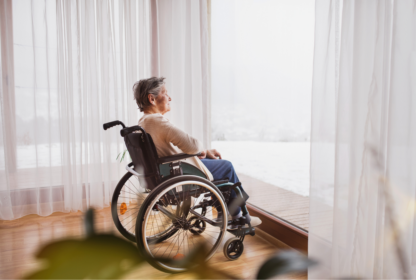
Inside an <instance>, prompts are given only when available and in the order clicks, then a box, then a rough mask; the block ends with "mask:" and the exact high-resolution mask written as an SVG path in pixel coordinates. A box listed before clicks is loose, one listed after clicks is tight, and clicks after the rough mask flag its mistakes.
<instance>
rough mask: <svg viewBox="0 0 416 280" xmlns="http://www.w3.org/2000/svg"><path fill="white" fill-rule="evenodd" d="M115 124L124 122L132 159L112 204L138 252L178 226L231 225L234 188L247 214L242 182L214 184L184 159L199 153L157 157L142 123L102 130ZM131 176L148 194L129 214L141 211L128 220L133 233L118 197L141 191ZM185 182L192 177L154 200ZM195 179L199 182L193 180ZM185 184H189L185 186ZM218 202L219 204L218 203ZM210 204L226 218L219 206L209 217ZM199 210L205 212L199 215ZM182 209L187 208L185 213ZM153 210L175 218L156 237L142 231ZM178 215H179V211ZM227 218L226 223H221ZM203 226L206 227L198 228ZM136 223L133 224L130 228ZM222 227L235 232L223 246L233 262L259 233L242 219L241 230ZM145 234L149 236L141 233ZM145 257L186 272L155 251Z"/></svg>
mask: <svg viewBox="0 0 416 280" xmlns="http://www.w3.org/2000/svg"><path fill="white" fill-rule="evenodd" d="M116 125H121V126H122V127H123V128H122V129H121V130H120V135H121V136H122V137H123V138H124V140H125V143H126V147H127V150H128V151H129V154H130V156H131V158H132V160H133V162H131V163H129V164H128V165H127V166H126V170H127V173H126V174H125V175H124V176H123V178H122V179H121V180H120V182H119V183H118V185H117V186H116V189H115V191H114V194H113V199H112V205H111V210H112V217H113V221H114V223H115V225H116V227H117V229H118V230H119V231H120V233H121V234H122V235H123V236H124V237H126V238H127V239H129V240H131V241H134V242H137V244H138V247H139V251H140V253H142V254H143V253H144V252H143V250H145V251H146V250H148V247H146V246H148V245H149V244H159V243H162V242H164V241H165V240H168V239H169V238H172V236H174V235H175V234H176V232H178V231H180V230H183V231H185V230H189V231H190V232H191V233H193V234H194V235H198V234H202V233H203V232H204V231H205V229H206V228H207V224H208V225H210V226H212V227H214V228H215V227H221V228H224V227H227V226H228V225H230V224H231V223H232V221H228V217H227V216H228V207H227V206H226V204H227V202H228V200H229V197H230V192H231V190H234V191H235V192H236V194H237V196H238V197H240V198H241V201H242V203H241V205H240V206H241V208H242V211H243V214H244V215H245V214H247V213H248V212H247V208H246V206H245V200H244V198H243V196H242V193H241V190H240V189H239V186H241V183H240V182H238V183H236V184H233V183H230V182H229V181H228V180H219V181H212V182H211V181H209V180H207V177H206V175H205V174H204V173H203V172H202V171H201V170H199V169H198V168H196V167H195V166H193V165H191V164H188V163H186V162H182V161H181V160H184V159H186V158H189V157H193V156H198V155H199V154H193V155H189V154H184V153H182V154H177V155H172V156H167V157H161V158H159V157H158V155H157V151H156V148H155V145H154V143H153V140H152V138H151V136H150V135H149V134H147V133H146V132H145V130H144V129H143V128H142V127H140V126H132V127H126V126H125V125H124V124H123V123H122V122H121V121H113V122H109V123H105V124H104V125H103V128H104V130H107V129H109V128H111V127H113V126H116ZM134 132H138V133H134ZM132 176H135V177H136V178H137V179H138V181H139V185H140V187H142V188H143V192H140V194H143V196H146V198H144V199H143V202H141V204H140V205H139V203H140V200H139V199H138V201H139V203H138V204H137V207H136V208H134V209H138V210H135V211H136V212H133V214H130V216H134V214H135V213H138V214H137V217H136V220H134V219H133V218H134V217H133V218H132V220H130V221H129V223H131V222H132V221H135V223H136V224H135V232H134V233H133V232H131V231H130V232H129V231H128V230H127V229H126V225H123V224H122V223H121V221H120V218H119V213H122V211H124V210H123V209H124V208H125V209H128V207H127V205H126V204H125V202H124V205H123V202H119V199H120V197H122V196H121V194H122V193H126V192H127V193H129V194H130V196H131V195H133V196H134V195H138V193H136V192H135V191H134V193H132V190H133V188H132V187H131V185H130V186H128V185H127V180H128V181H130V178H131V177H132ZM182 179H183V180H182ZM181 180H182V182H187V180H188V181H189V180H190V181H189V182H191V183H189V184H185V185H181V186H182V187H181V189H182V190H181V191H177V188H176V187H175V189H172V190H170V191H168V192H166V193H165V194H163V196H162V197H160V198H159V199H158V200H157V202H154V201H152V198H153V197H154V196H155V195H156V196H157V195H159V194H160V193H163V192H164V191H166V190H167V189H169V188H172V184H173V183H172V182H175V184H177V185H178V184H179V185H180V184H181V183H180V182H181ZM196 182H197V184H195V183H196ZM198 185H199V186H198ZM143 186H144V187H143ZM183 186H185V189H184V187H183ZM135 188H136V187H135ZM136 189H137V188H136ZM202 190H205V191H206V192H202ZM198 191H199V193H198ZM202 195H203V200H202V201H201V202H200V204H198V205H194V206H192V205H191V204H189V203H190V202H189V201H190V200H191V199H192V197H194V198H196V199H197V201H198V199H200V198H201V197H202ZM139 196H140V195H139ZM214 197H216V198H217V200H214ZM125 198H126V197H125ZM208 198H209V199H208ZM220 200H221V201H220ZM120 201H122V200H120ZM217 201H218V202H217ZM152 203H153V204H152ZM187 204H189V205H187ZM218 204H219V205H220V206H218ZM149 205H151V207H152V208H151V209H150V208H149V207H150V206H149ZM169 207H170V208H171V209H173V208H174V207H176V210H175V211H176V212H175V214H174V213H173V210H172V212H170V211H168V210H167V208H169ZM209 207H210V208H211V210H215V209H217V208H218V207H221V209H222V212H223V214H222V215H223V216H222V219H221V218H218V217H219V216H220V212H221V211H220V210H221V209H220V210H216V211H217V216H218V217H217V219H209V218H207V216H206V215H207V208H209ZM122 208H123V209H122ZM199 209H200V211H201V213H198V211H199ZM149 211H150V212H149ZM181 211H183V213H182V212H181ZM153 212H158V213H162V214H163V215H164V217H165V218H166V219H167V221H169V220H170V221H171V223H172V225H170V227H169V228H168V229H166V230H165V231H164V232H162V233H160V234H157V235H156V237H154V236H151V237H146V232H145V233H143V232H142V231H143V228H144V230H145V229H146V226H141V224H142V223H143V219H145V218H146V217H149V215H150V214H152V213H153ZM212 212H215V211H212ZM149 213H150V214H149ZM178 213H180V215H179V214H178ZM123 214H124V213H123ZM123 214H122V215H123ZM190 214H191V216H190ZM146 215H147V216H146ZM181 215H182V216H181ZM211 215H212V214H211ZM144 216H146V217H144ZM224 222H225V224H222V223H224ZM201 224H202V225H205V226H204V227H200V225H201ZM221 224H222V225H221ZM246 224H248V227H244V225H246ZM133 226H134V225H133ZM133 226H130V229H131V228H132V227H133ZM222 231H228V232H230V233H231V234H233V235H234V236H235V237H234V238H231V239H229V240H228V241H227V242H226V243H225V246H224V250H223V252H224V255H225V257H226V258H227V259H229V260H235V259H238V257H240V256H241V254H242V252H243V250H244V245H243V241H244V238H245V236H246V235H252V236H254V235H255V228H254V227H252V226H251V225H250V223H249V221H248V223H247V222H246V221H245V220H244V218H241V219H240V225H238V229H235V230H229V229H228V228H226V229H222ZM136 233H139V234H136ZM143 234H144V235H145V237H143ZM224 235H225V234H222V235H221V236H222V237H221V240H219V241H220V243H221V241H222V238H223V237H224ZM139 236H140V238H139ZM187 236H188V235H187ZM217 241H218V240H217ZM217 243H218V242H217ZM146 244H147V245H146ZM188 246H189V245H188ZM218 246H219V245H218ZM218 246H217V247H214V248H213V252H210V254H209V255H208V256H207V258H206V260H208V259H209V258H210V257H211V256H212V255H213V254H214V253H215V251H216V249H217V248H218ZM214 249H215V250H214ZM178 250H179V249H178ZM188 250H189V248H188ZM144 256H145V257H146V259H147V261H148V262H149V263H150V264H151V265H153V266H154V267H156V268H158V269H160V270H163V271H166V272H180V271H183V270H184V268H181V267H170V266H169V265H166V264H164V263H161V262H160V261H157V260H155V257H153V255H152V254H151V253H149V252H147V253H145V254H144Z"/></svg>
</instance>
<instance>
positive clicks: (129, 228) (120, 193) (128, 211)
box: [111, 173, 148, 241]
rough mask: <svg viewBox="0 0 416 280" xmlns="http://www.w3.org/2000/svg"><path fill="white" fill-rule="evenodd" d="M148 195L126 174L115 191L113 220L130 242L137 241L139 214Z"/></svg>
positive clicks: (130, 175)
mask: <svg viewBox="0 0 416 280" xmlns="http://www.w3.org/2000/svg"><path fill="white" fill-rule="evenodd" d="M147 195H148V194H147V193H146V190H145V189H144V188H143V187H141V186H140V184H139V181H138V179H137V178H136V177H134V176H133V175H132V174H131V173H126V174H125V175H124V177H123V178H122V179H121V180H120V182H119V183H118V185H117V187H116V189H115V190H114V194H113V199H112V204H111V211H112V216H113V220H114V223H115V225H116V227H117V229H118V230H119V231H120V233H121V234H122V235H123V236H124V237H126V238H127V239H129V240H130V241H136V236H135V226H136V219H137V214H138V213H139V211H140V208H141V206H142V204H143V202H144V200H145V199H146V197H147Z"/></svg>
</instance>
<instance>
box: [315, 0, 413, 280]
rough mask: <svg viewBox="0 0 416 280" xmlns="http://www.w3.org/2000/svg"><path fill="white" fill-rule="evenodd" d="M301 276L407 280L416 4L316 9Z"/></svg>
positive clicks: (329, 4) (337, 0)
mask: <svg viewBox="0 0 416 280" xmlns="http://www.w3.org/2000/svg"><path fill="white" fill-rule="evenodd" d="M315 18H316V25H315V55H314V77H313V93H312V133H311V190H310V231H309V255H310V257H311V258H314V259H317V260H318V261H319V262H320V265H318V266H317V267H316V268H311V269H310V270H309V274H308V275H309V278H311V279H316V278H335V277H360V278H377V279H381V278H403V277H406V276H407V277H411V276H412V275H413V276H415V275H416V271H415V269H416V258H415V257H416V254H415V252H416V223H415V219H414V216H415V211H416V207H415V199H416V175H415V172H414V170H416V160H415V159H416V131H415V129H414V128H415V127H416V114H415V113H414V112H415V110H416V84H415V81H416V79H415V78H416V77H415V73H416V3H415V1H411V0H403V1H394V0H382V1H378V0H373V1H342V0H332V1H317V2H316V15H315Z"/></svg>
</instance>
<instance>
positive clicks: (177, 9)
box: [152, 0, 211, 148]
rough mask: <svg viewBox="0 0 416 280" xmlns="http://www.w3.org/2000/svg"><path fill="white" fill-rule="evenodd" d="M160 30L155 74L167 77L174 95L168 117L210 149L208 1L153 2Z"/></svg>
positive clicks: (165, 0)
mask: <svg viewBox="0 0 416 280" xmlns="http://www.w3.org/2000/svg"><path fill="white" fill-rule="evenodd" d="M153 3H154V5H153V7H152V8H153V13H152V15H153V16H154V18H157V24H156V26H153V27H154V28H156V29H157V30H154V31H153V34H157V35H158V37H157V38H154V40H153V42H154V44H153V48H152V52H157V53H156V54H155V55H154V57H157V58H159V59H158V60H156V61H155V60H154V61H153V64H152V65H153V75H156V76H164V77H166V78H167V79H166V86H167V89H168V92H169V95H170V96H171V97H172V111H171V112H169V113H168V114H167V117H168V118H169V119H170V120H171V121H172V122H173V123H174V124H175V125H176V126H178V127H179V128H181V129H183V130H184V131H186V132H187V133H189V134H191V135H193V136H194V137H196V138H197V139H199V140H201V141H202V143H203V146H204V147H205V148H209V146H210V144H211V139H210V131H211V125H210V107H209V105H210V99H209V94H210V89H209V77H208V74H209V68H208V67H209V65H208V46H209V43H208V39H209V38H208V18H207V16H208V14H207V1H206V0H198V1H195V0H175V1H171V0H159V1H155V2H153Z"/></svg>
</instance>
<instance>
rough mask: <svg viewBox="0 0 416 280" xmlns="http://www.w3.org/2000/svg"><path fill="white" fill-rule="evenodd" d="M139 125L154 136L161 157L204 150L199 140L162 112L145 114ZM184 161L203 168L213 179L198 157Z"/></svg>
mask: <svg viewBox="0 0 416 280" xmlns="http://www.w3.org/2000/svg"><path fill="white" fill-rule="evenodd" d="M139 125H140V126H141V127H143V128H144V130H145V131H146V132H147V133H149V134H150V135H151V136H152V139H153V142H154V143H155V146H156V150H157V154H158V156H159V157H165V156H171V155H176V154H180V153H186V154H196V153H199V152H201V151H202V150H203V148H202V146H201V144H200V143H199V141H198V140H197V139H195V138H193V137H192V136H190V135H188V134H187V133H185V132H183V131H182V130H180V129H179V128H177V127H176V126H174V125H173V124H172V123H171V122H170V121H169V119H168V118H166V117H164V116H163V115H162V114H160V113H157V114H144V115H143V117H141V118H140V120H139ZM183 161H185V162H187V163H189V164H192V165H194V166H196V167H198V168H199V169H200V170H202V171H203V172H204V173H205V175H207V177H208V179H209V180H210V181H212V180H213V177H212V174H211V172H209V170H208V168H206V166H205V165H204V164H203V163H202V161H201V160H200V159H199V158H198V157H190V158H187V159H183Z"/></svg>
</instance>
